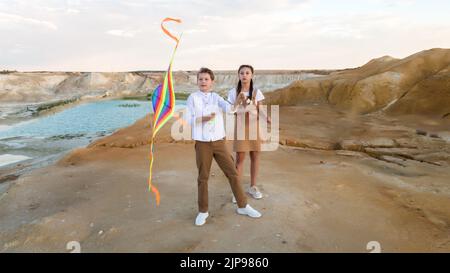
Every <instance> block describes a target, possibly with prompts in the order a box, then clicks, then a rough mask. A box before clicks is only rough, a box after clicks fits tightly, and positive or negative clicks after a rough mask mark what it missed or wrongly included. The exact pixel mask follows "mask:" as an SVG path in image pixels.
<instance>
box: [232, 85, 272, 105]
mask: <svg viewBox="0 0 450 273" xmlns="http://www.w3.org/2000/svg"><path fill="white" fill-rule="evenodd" d="M254 92H255V91H254ZM242 93H244V95H245V96H246V97H248V93H249V92H242ZM263 99H264V95H263V93H262V92H261V90H259V89H256V95H255V100H256V101H257V102H259V101H262V100H263ZM228 100H229V101H230V102H231V103H233V104H234V102H235V101H236V88H233V89H231V90H230V91H228Z"/></svg>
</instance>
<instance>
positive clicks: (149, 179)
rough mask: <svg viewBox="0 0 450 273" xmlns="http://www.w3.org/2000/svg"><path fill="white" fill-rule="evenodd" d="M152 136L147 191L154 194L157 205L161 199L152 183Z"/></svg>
mask: <svg viewBox="0 0 450 273" xmlns="http://www.w3.org/2000/svg"><path fill="white" fill-rule="evenodd" d="M153 139H154V138H153V137H152V141H151V143H150V171H149V177H148V191H149V192H150V191H151V192H153V193H154V194H155V199H156V205H157V206H159V202H160V200H161V197H160V194H159V190H158V189H157V188H156V187H155V186H153V185H152V169H153Z"/></svg>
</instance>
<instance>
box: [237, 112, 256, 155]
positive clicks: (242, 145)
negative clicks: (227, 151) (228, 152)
mask: <svg viewBox="0 0 450 273" xmlns="http://www.w3.org/2000/svg"><path fill="white" fill-rule="evenodd" d="M254 123H256V124H254ZM244 126H245V138H244V139H240V140H238V132H237V131H238V130H237V129H238V128H244ZM250 126H256V139H250V133H249V132H250ZM253 128H255V127H253ZM241 130H242V129H241ZM233 151H234V152H259V151H261V138H260V135H259V122H258V119H257V118H256V119H252V124H250V117H249V113H246V114H245V123H244V119H243V118H238V117H237V116H236V117H235V122H234V141H233Z"/></svg>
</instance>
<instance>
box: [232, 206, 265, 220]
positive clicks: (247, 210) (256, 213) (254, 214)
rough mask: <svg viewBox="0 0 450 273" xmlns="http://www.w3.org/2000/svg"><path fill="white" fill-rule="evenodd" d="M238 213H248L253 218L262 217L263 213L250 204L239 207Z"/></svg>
mask: <svg viewBox="0 0 450 273" xmlns="http://www.w3.org/2000/svg"><path fill="white" fill-rule="evenodd" d="M237 213H239V214H242V215H247V216H250V217H252V218H259V217H261V213H260V212H259V211H257V210H255V209H254V208H252V207H250V205H249V204H247V206H246V207H245V208H238V209H237Z"/></svg>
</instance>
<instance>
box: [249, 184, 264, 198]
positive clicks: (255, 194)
mask: <svg viewBox="0 0 450 273" xmlns="http://www.w3.org/2000/svg"><path fill="white" fill-rule="evenodd" d="M248 193H249V194H250V195H251V196H252V197H253V198H255V199H261V198H263V195H262V193H261V192H260V191H259V189H258V187H256V186H253V187H250V188H248Z"/></svg>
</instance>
